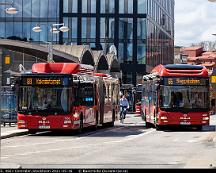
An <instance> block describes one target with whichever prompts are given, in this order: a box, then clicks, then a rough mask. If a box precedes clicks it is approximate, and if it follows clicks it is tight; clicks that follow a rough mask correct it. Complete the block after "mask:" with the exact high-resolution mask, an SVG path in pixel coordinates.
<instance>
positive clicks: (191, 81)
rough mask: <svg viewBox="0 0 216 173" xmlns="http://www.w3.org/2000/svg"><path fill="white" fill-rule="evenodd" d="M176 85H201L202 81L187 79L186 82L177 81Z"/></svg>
mask: <svg viewBox="0 0 216 173" xmlns="http://www.w3.org/2000/svg"><path fill="white" fill-rule="evenodd" d="M176 83H177V84H181V85H198V84H200V80H198V79H186V80H182V79H177V80H176Z"/></svg>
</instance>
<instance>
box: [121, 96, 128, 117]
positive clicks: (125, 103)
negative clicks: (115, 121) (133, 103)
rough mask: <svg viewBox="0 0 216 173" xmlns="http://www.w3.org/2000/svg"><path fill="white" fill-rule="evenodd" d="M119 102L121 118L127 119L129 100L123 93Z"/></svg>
mask: <svg viewBox="0 0 216 173" xmlns="http://www.w3.org/2000/svg"><path fill="white" fill-rule="evenodd" d="M119 104H120V119H125V116H126V110H127V109H129V102H128V100H127V98H126V97H125V96H124V95H122V98H121V99H120V101H119Z"/></svg>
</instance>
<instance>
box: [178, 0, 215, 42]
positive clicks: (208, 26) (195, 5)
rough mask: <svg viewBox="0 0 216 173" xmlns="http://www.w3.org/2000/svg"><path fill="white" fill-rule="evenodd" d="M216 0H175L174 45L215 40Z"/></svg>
mask: <svg viewBox="0 0 216 173" xmlns="http://www.w3.org/2000/svg"><path fill="white" fill-rule="evenodd" d="M213 33H216V2H215V3H212V2H209V1H208V0H175V45H178V46H190V45H191V44H192V43H199V42H201V41H216V37H215V36H213V35H212V34H213Z"/></svg>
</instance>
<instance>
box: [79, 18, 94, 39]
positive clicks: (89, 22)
mask: <svg viewBox="0 0 216 173" xmlns="http://www.w3.org/2000/svg"><path fill="white" fill-rule="evenodd" d="M95 37H96V18H90V17H88V18H82V42H87V43H89V42H94V41H95Z"/></svg>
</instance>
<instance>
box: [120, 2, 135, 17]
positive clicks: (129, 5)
mask: <svg viewBox="0 0 216 173" xmlns="http://www.w3.org/2000/svg"><path fill="white" fill-rule="evenodd" d="M119 13H122V14H128V13H130V14H132V13H133V0H119Z"/></svg>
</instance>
